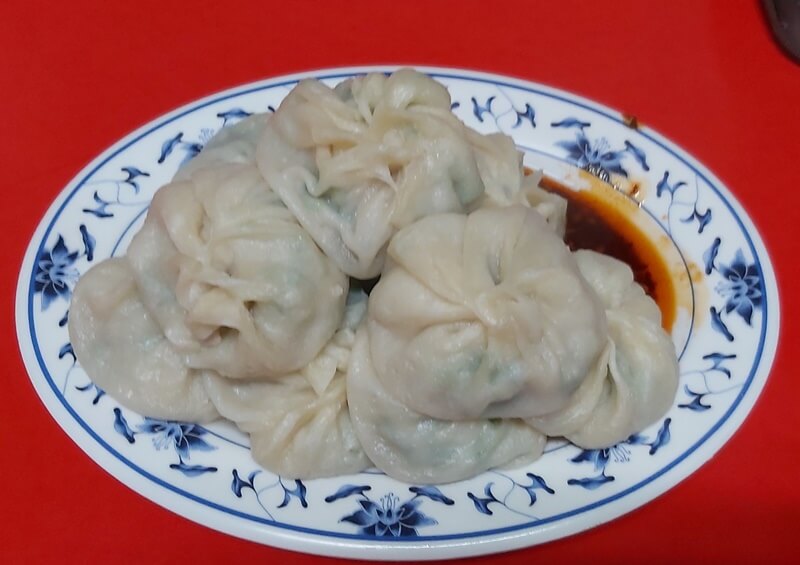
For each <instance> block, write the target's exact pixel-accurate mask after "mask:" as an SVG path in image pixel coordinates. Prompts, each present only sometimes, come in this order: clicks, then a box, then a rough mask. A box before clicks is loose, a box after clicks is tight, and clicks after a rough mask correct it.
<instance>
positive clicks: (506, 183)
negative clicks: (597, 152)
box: [69, 69, 678, 483]
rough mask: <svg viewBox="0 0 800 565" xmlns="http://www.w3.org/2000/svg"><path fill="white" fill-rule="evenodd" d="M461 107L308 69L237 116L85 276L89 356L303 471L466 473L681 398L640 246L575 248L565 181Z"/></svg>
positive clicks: (421, 87)
mask: <svg viewBox="0 0 800 565" xmlns="http://www.w3.org/2000/svg"><path fill="white" fill-rule="evenodd" d="M450 106H451V101H450V96H449V94H448V92H447V90H446V89H445V88H444V87H443V86H442V85H440V84H439V83H437V82H436V81H434V80H433V79H431V78H429V77H427V76H426V75H423V74H420V73H418V72H415V71H413V70H410V69H403V70H399V71H397V72H395V73H394V74H391V75H389V76H386V75H383V74H368V75H365V76H360V77H356V78H352V79H348V80H346V81H344V82H342V83H340V84H339V85H337V86H336V87H335V88H333V89H332V88H329V87H327V86H325V85H324V84H322V83H320V82H318V81H314V80H304V81H301V82H300V83H299V84H298V85H297V87H295V88H294V89H293V90H292V91H291V92H290V93H289V95H288V96H287V97H286V99H285V100H284V101H283V103H282V104H281V106H280V108H279V109H278V110H277V111H276V112H275V113H274V114H271V115H267V114H260V115H254V116H251V117H249V118H246V119H245V120H242V121H240V122H239V123H237V124H235V125H233V126H230V127H227V128H224V129H223V130H222V131H221V132H219V133H218V134H217V135H216V136H215V137H214V138H213V139H212V140H211V141H210V142H209V143H208V144H207V145H206V147H205V148H204V149H203V151H202V152H201V153H200V154H199V155H198V156H197V157H195V158H194V159H192V160H191V161H189V162H188V163H187V164H185V165H184V166H183V167H182V168H181V169H180V170H179V171H178V173H177V174H176V175H175V177H174V179H173V180H172V181H171V182H170V183H169V184H167V185H165V186H163V187H162V188H161V189H159V190H158V192H157V193H156V195H155V197H154V198H153V201H152V204H151V206H150V209H149V212H148V215H147V218H146V221H145V223H144V225H143V227H142V228H141V230H140V231H139V232H138V234H137V235H136V236H135V237H134V239H133V241H132V242H131V244H130V247H129V248H128V250H127V254H126V255H125V256H124V257H119V258H112V259H108V260H106V261H103V262H102V263H99V264H97V265H96V266H94V267H93V268H92V269H90V270H89V271H88V272H87V273H86V274H85V275H84V276H83V277H81V279H80V280H79V282H78V284H77V286H76V288H75V291H74V293H73V298H72V306H71V310H70V319H69V334H70V340H71V342H72V345H73V349H74V351H75V353H76V355H77V357H78V360H79V362H80V364H81V365H82V367H83V368H84V370H85V371H86V373H87V374H88V375H89V377H90V378H91V379H92V380H93V381H94V382H95V383H96V384H97V386H99V387H100V388H102V389H104V390H105V391H106V392H108V393H109V394H111V395H112V396H113V397H114V398H116V399H117V400H118V401H119V402H120V403H122V404H124V405H125V406H127V407H129V408H131V409H133V410H136V411H137V412H139V413H140V414H142V415H145V416H149V417H152V418H159V419H165V420H179V421H190V422H198V423H207V422H211V421H213V420H216V419H218V418H226V419H228V420H230V421H232V422H234V423H235V424H236V425H237V426H238V427H239V428H240V429H241V430H242V431H244V432H246V433H248V434H249V435H250V438H251V449H252V455H253V458H254V459H255V460H256V461H257V462H259V463H260V464H261V465H263V466H264V467H265V468H267V469H269V470H270V471H273V472H275V473H279V474H281V475H283V476H285V477H289V478H297V479H309V478H316V477H326V476H335V475H342V474H348V473H355V472H358V471H361V470H364V469H366V468H369V467H377V468H379V469H380V470H382V471H384V472H385V473H386V474H388V475H390V476H392V477H394V478H397V479H400V480H403V481H408V482H414V483H444V482H451V481H456V480H460V479H465V478H469V477H472V476H474V475H477V474H479V473H481V472H483V471H485V470H487V469H490V468H493V467H498V466H510V465H519V464H522V463H526V462H529V461H532V460H534V459H536V458H537V457H539V456H540V455H541V453H542V451H543V449H544V445H545V442H546V440H547V437H548V436H560V437H565V438H567V439H569V440H570V441H571V442H573V443H574V444H576V445H578V446H580V447H583V448H604V447H609V446H611V445H613V444H615V443H617V442H619V441H622V440H624V439H626V438H627V437H629V436H630V435H631V434H632V433H635V432H638V431H640V430H641V429H643V428H644V427H646V426H648V425H650V424H651V423H653V422H654V421H655V420H657V419H658V418H660V417H661V416H663V415H664V413H665V412H666V411H667V410H668V408H669V407H670V406H671V404H672V400H673V398H674V395H675V391H676V387H677V375H678V366H677V359H676V356H675V351H674V347H673V344H672V341H671V339H670V336H669V335H668V334H667V333H666V332H665V331H664V330H663V329H662V328H661V315H660V312H659V309H658V307H657V306H656V304H655V303H654V302H653V300H652V299H651V298H650V297H648V296H647V295H646V294H645V293H644V291H643V290H642V288H641V287H640V286H639V285H638V284H636V283H635V282H634V280H633V275H632V273H631V270H630V268H629V267H627V265H625V264H623V263H621V262H619V261H617V260H615V259H613V258H610V257H607V256H604V255H601V254H598V253H595V252H591V251H578V252H575V253H572V252H570V250H569V248H568V247H567V246H566V244H565V243H564V241H563V235H564V226H565V215H566V203H565V201H564V200H563V199H561V198H560V197H558V196H555V195H553V194H550V193H548V192H545V191H544V190H542V189H541V188H539V187H538V178H537V177H536V175H525V174H524V172H523V168H522V158H521V154H520V153H519V152H518V151H517V150H516V148H515V146H514V143H513V141H512V140H511V138H509V137H508V136H505V135H503V134H490V135H482V134H479V133H477V132H475V131H473V130H471V129H469V128H468V127H466V126H465V125H464V124H463V123H462V122H461V121H459V120H458V119H457V118H456V117H455V115H454V114H453V113H452V112H451V109H450ZM377 277H380V279H379V280H378V282H377V284H376V285H375V286H374V288H373V289H372V291H371V293H370V295H369V296H367V294H366V293H365V292H364V291H363V290H362V288H363V287H364V284H363V283H362V282H361V281H366V280H368V279H373V280H374V279H375V278H377Z"/></svg>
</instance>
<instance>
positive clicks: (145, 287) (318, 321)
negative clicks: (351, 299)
mask: <svg viewBox="0 0 800 565" xmlns="http://www.w3.org/2000/svg"><path fill="white" fill-rule="evenodd" d="M127 255H128V258H129V261H130V264H131V266H132V267H133V271H134V275H135V280H136V283H137V285H138V287H139V289H140V291H141V296H142V300H143V301H144V303H145V305H146V306H147V308H148V309H149V310H150V312H151V313H152V315H153V316H154V317H155V319H156V320H157V321H158V323H159V325H160V326H161V327H162V328H163V329H164V332H165V334H166V336H167V338H168V339H169V340H170V341H171V342H172V343H173V344H174V345H175V347H176V348H177V350H178V351H180V352H181V353H184V354H185V355H186V356H187V362H188V364H189V366H191V367H193V368H198V369H212V370H215V371H218V372H219V373H220V374H222V375H223V376H227V377H231V378H251V379H252V378H272V377H276V376H280V375H283V374H287V373H290V372H294V371H297V370H299V369H301V368H302V367H303V366H305V365H306V364H307V363H309V361H311V360H312V359H314V357H315V356H316V355H317V354H318V353H319V352H320V351H321V350H322V348H323V347H324V346H325V344H326V343H327V342H328V340H329V339H330V338H331V337H332V336H333V334H334V332H335V331H336V329H337V327H338V325H339V322H340V320H341V318H342V314H343V312H344V307H345V299H346V295H347V288H348V281H347V277H345V276H344V274H343V273H342V272H341V271H339V270H338V269H337V268H336V266H335V265H334V264H333V262H332V261H330V260H329V259H328V258H327V257H325V255H324V254H323V253H322V252H321V251H320V250H319V248H317V246H316V244H315V243H314V241H313V240H312V239H311V238H310V237H309V236H308V234H307V233H306V232H305V231H304V230H303V228H302V227H301V226H300V225H299V224H297V222H296V221H295V220H294V218H293V217H292V215H291V213H290V212H289V211H288V210H287V209H286V208H285V207H284V206H283V205H282V204H281V203H280V200H279V199H278V198H277V196H276V195H275V194H274V193H273V192H271V191H270V190H269V188H268V187H267V185H266V183H265V182H264V180H263V178H262V177H261V175H260V173H259V172H258V170H257V169H256V168H255V167H254V166H252V165H220V166H216V167H213V168H209V169H207V168H200V169H198V170H196V171H194V172H193V173H192V174H191V175H190V177H189V179H188V180H185V181H175V182H172V183H170V184H168V185H166V186H164V187H162V188H161V189H160V190H159V191H158V192H157V193H156V195H155V197H154V198H153V202H152V204H151V206H150V210H149V212H148V215H147V219H146V221H145V224H144V226H143V227H142V229H141V230H140V231H139V233H138V234H137V235H136V236H135V237H134V239H133V241H132V242H131V245H130V247H129V248H128V251H127Z"/></svg>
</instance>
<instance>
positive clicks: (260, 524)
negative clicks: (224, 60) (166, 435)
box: [15, 65, 780, 560]
mask: <svg viewBox="0 0 800 565" xmlns="http://www.w3.org/2000/svg"><path fill="white" fill-rule="evenodd" d="M404 66H413V68H415V69H417V70H420V71H422V72H425V73H427V74H431V75H432V76H434V78H437V77H442V78H454V79H460V80H464V79H466V80H470V81H475V82H482V83H486V82H489V83H492V84H495V85H500V86H504V85H505V86H511V87H515V88H522V89H525V90H527V91H532V92H535V93H541V94H546V95H548V96H550V97H554V98H556V99H558V100H559V101H561V102H566V103H569V104H573V105H576V104H577V105H579V106H582V107H583V108H584V109H586V110H589V111H592V112H594V113H598V114H600V115H602V116H604V117H606V118H609V119H611V120H613V121H615V122H619V123H623V122H622V113H621V112H618V111H616V110H614V109H612V108H610V107H608V106H606V105H605V104H601V103H599V102H596V101H593V100H591V99H588V98H585V97H583V96H581V95H579V94H574V93H571V92H569V91H566V90H562V89H560V88H554V87H551V86H549V85H545V84H541V83H538V82H535V81H532V80H527V79H522V78H517V77H512V76H508V75H502V74H497V73H490V72H484V71H478V70H472V69H466V68H454V67H431V66H424V65H419V66H418V65H365V66H354V67H350V66H348V67H330V68H322V69H314V70H309V71H303V72H299V73H292V74H281V75H275V76H273V77H270V78H266V79H262V80H258V81H254V82H248V83H243V84H240V85H238V86H235V87H232V88H228V89H224V90H222V91H219V92H216V93H212V94H209V95H207V96H204V97H201V98H199V99H197V100H194V101H190V102H188V103H186V104H182V105H180V106H179V107H177V108H175V109H173V110H171V111H169V112H165V113H163V114H161V115H159V116H156V117H155V118H153V119H151V120H149V121H148V122H146V123H145V124H143V125H142V126H140V127H138V128H136V129H135V130H133V131H132V132H130V133H129V134H127V135H125V136H123V137H122V138H120V139H119V140H117V141H116V142H113V143H112V144H111V145H110V146H108V147H107V148H106V149H105V150H103V151H102V152H101V153H100V154H99V155H97V156H96V157H95V158H93V159H92V160H91V161H90V162H89V163H88V164H87V165H85V166H84V167H82V168H81V169H80V170H79V171H78V173H76V174H75V175H74V176H73V177H72V178H71V179H70V181H69V182H68V183H67V184H66V185H65V186H64V187H63V188H61V189H60V190H59V192H58V194H57V195H56V196H55V197H54V198H53V200H52V201H51V204H50V205H49V206H48V207H47V209H46V211H45V213H44V214H43V215H42V216H41V218H40V219H39V223H38V224H37V227H36V229H35V230H34V232H33V234H32V236H31V239H30V241H29V243H28V245H27V246H26V250H25V255H24V257H23V261H22V265H21V268H20V274H19V278H18V282H17V289H16V295H15V322H16V323H15V326H16V332H17V341H18V345H19V347H20V352H21V354H22V358H23V362H24V365H25V369H26V371H27V373H28V377H29V380H30V381H31V383H32V384H33V386H34V389H35V390H36V392H37V394H38V396H39V398H40V399H41V401H42V402H43V404H44V405H45V407H46V408H47V409H48V411H49V412H50V414H51V416H52V417H53V418H54V419H55V420H56V422H57V423H58V424H59V426H60V427H61V428H62V430H64V432H65V433H66V434H67V436H68V437H69V438H70V439H71V440H72V441H73V442H75V443H76V444H77V445H78V446H79V447H80V448H81V450H82V451H83V452H84V453H86V454H87V455H88V456H89V457H90V458H91V459H92V460H93V461H94V462H95V463H97V464H98V465H99V466H100V467H101V468H103V469H104V470H105V471H106V472H107V473H109V474H110V475H111V476H112V477H114V478H115V479H117V480H118V481H120V482H122V483H123V484H124V485H125V486H126V487H127V488H130V489H131V490H133V491H134V492H136V493H138V494H140V495H142V496H144V497H145V498H148V499H149V500H151V501H153V502H154V503H156V504H157V505H159V506H162V507H164V508H165V509H167V510H169V511H170V512H174V513H176V514H178V515H180V516H183V517H185V518H188V519H190V520H192V521H194V522H196V523H199V524H201V525H203V526H206V527H211V528H213V529H216V530H219V531H223V532H225V533H228V534H230V535H234V536H236V537H240V538H245V539H249V540H251V541H256V542H259V543H268V544H269V545H273V546H276V547H281V548H284V549H290V550H294V551H303V552H306V553H314V554H318V555H327V556H336V557H360V558H369V559H396V558H398V557H399V556H400V555H390V554H388V553H391V552H401V553H402V556H403V557H404V558H411V559H417V560H428V559H440V558H454V557H463V556H468V555H484V554H487V553H495V552H499V551H507V550H512V549H519V548H522V547H528V546H531V545H534V544H538V543H544V542H547V541H552V540H554V539H558V538H562V537H566V536H569V535H573V534H575V533H577V532H580V531H584V530H587V529H590V528H593V527H595V526H597V525H599V524H601V523H605V522H609V521H611V520H613V519H615V518H618V517H620V516H622V515H624V514H627V513H629V512H630V511H632V510H634V509H636V508H639V507H641V506H643V505H645V504H647V503H648V502H650V501H652V500H653V499H655V498H656V497H658V496H660V495H661V494H664V493H666V492H667V491H669V490H670V489H672V488H673V487H674V486H675V485H676V484H678V483H679V482H680V481H682V480H683V479H685V478H686V477H688V476H689V475H691V474H692V473H694V472H695V471H696V470H697V469H698V468H699V467H701V466H702V465H703V464H705V463H706V462H707V461H708V460H709V459H711V457H713V456H714V454H716V452H717V451H718V450H719V449H720V447H721V446H722V445H724V444H725V443H726V442H727V441H728V440H729V439H730V437H731V436H732V435H733V434H734V433H735V432H736V430H738V429H739V428H740V426H741V425H742V423H743V422H744V420H745V419H746V418H747V416H748V415H749V413H750V411H751V410H752V408H753V406H754V404H755V402H756V401H757V400H758V398H759V396H760V394H761V392H762V391H763V388H764V386H765V384H766V381H767V378H768V377H769V374H770V372H771V369H772V367H773V365H774V360H775V354H776V351H777V345H778V341H779V337H780V297H779V292H778V285H777V275H776V273H775V270H774V267H773V264H772V260H771V257H770V255H769V252H768V250H767V247H766V245H765V243H764V241H763V239H762V237H761V234H760V233H759V232H758V230H757V229H756V227H755V225H754V222H753V221H752V219H751V218H750V217H749V215H748V214H747V212H746V210H745V209H744V207H743V206H742V205H741V203H740V202H739V201H738V200H737V199H736V197H735V195H734V194H733V192H732V191H731V190H730V189H729V188H728V186H727V185H726V184H724V183H723V182H722V181H721V180H720V179H719V178H718V177H717V176H716V175H714V174H713V173H712V172H711V171H710V170H709V169H708V168H707V167H706V166H705V165H703V164H702V163H701V162H700V161H698V160H697V159H696V158H695V157H693V156H692V155H691V154H689V153H688V152H686V151H685V150H684V149H683V148H682V147H681V146H680V145H678V144H677V143H675V142H672V141H670V140H669V139H667V138H666V137H664V136H662V135H661V134H660V133H658V132H657V131H654V130H653V129H651V128H650V127H648V126H641V127H639V128H637V132H638V133H639V134H640V135H644V136H645V137H647V138H649V139H650V140H651V141H653V142H655V143H656V144H657V145H659V146H660V147H661V148H662V149H664V150H665V151H667V152H668V153H671V154H672V155H674V156H675V157H676V158H678V159H679V160H681V161H682V162H683V163H684V164H685V165H687V166H688V167H689V168H691V169H692V170H693V171H694V172H696V173H697V174H698V175H700V176H701V177H702V178H703V179H704V180H705V181H706V183H707V184H708V185H709V186H710V187H711V189H712V190H713V191H714V192H716V193H717V194H718V195H719V197H720V200H721V201H722V202H723V203H724V204H725V205H726V206H727V207H728V208H729V210H730V212H731V213H732V215H733V216H734V218H735V220H736V222H737V224H738V226H739V228H740V229H741V230H742V232H743V234H744V236H745V238H746V239H747V242H748V244H749V245H750V247H751V249H752V251H753V252H754V259H755V260H756V261H757V262H758V263H759V264H760V265H761V278H762V282H763V284H764V295H765V300H764V310H763V312H764V313H763V315H764V322H763V326H762V331H761V333H760V336H759V341H760V346H759V349H758V350H757V353H756V356H755V360H754V364H753V366H752V367H751V370H750V374H749V375H748V377H747V379H746V380H745V381H744V383H743V385H742V390H741V391H740V392H739V394H737V397H736V400H734V401H733V403H732V404H731V406H730V407H729V408H728V409H727V410H726V411H725V413H724V414H723V415H722V416H721V417H720V419H719V420H718V421H717V422H716V423H715V424H714V426H712V427H711V428H710V429H709V430H708V431H707V432H706V433H705V434H704V435H703V436H701V438H700V439H698V440H697V441H696V442H694V443H693V444H692V445H691V446H690V447H689V448H688V449H686V450H684V451H682V453H681V455H680V456H679V457H677V458H675V459H674V460H673V461H671V462H670V463H669V465H666V466H665V467H663V468H661V469H659V470H658V471H657V472H656V473H654V474H652V475H649V476H648V477H646V478H645V479H643V480H641V481H639V482H637V483H636V484H634V485H632V486H630V487H628V488H627V489H625V490H623V491H620V492H619V493H617V494H615V495H612V496H609V497H606V498H604V499H602V500H600V501H598V502H596V503H593V504H590V505H588V506H585V507H582V508H581V509H580V511H576V510H573V511H571V512H567V513H562V514H560V515H558V517H553V518H552V519H549V520H548V519H545V520H543V521H540V522H537V523H536V524H535V525H528V526H525V525H521V526H514V527H512V528H511V529H507V530H506V531H504V529H503V528H501V529H499V530H498V529H495V530H490V532H493V533H489V534H487V533H484V532H482V533H479V534H476V535H474V536H465V535H463V534H460V535H454V536H420V537H419V538H416V539H412V540H383V539H381V540H369V539H361V538H358V537H334V536H331V535H330V534H329V533H326V532H305V531H300V530H297V529H295V528H287V527H286V525H284V524H281V523H272V524H271V523H269V521H267V520H264V521H254V520H253V519H252V517H250V516H249V515H246V516H237V515H236V512H233V511H231V509H228V508H216V510H219V511H221V512H222V514H221V515H220V514H219V513H218V512H214V513H207V511H206V512H205V513H204V510H205V509H204V506H211V507H212V508H213V507H215V506H218V505H215V504H214V503H213V502H211V501H208V500H198V499H197V497H194V496H193V495H192V494H191V493H188V492H186V491H183V490H182V489H180V488H177V487H171V485H166V486H167V488H166V489H165V488H164V487H165V484H164V483H163V481H162V480H161V479H159V478H158V477H153V476H151V475H149V473H147V471H145V470H144V469H141V468H139V467H138V466H136V465H135V464H133V462H132V461H128V460H127V458H125V457H124V456H122V455H121V454H119V453H118V452H117V451H116V450H114V449H113V448H112V447H111V446H108V445H107V444H106V443H105V441H104V440H102V438H100V437H99V436H97V435H96V434H95V433H94V432H93V431H92V430H90V429H88V428H87V427H86V426H85V425H83V424H82V423H81V422H82V420H81V419H80V418H78V417H77V414H75V413H74V412H73V410H72V409H71V407H69V406H66V405H65V404H64V402H63V400H59V397H58V391H56V390H55V389H53V388H52V386H53V383H52V382H51V379H48V378H47V376H46V375H47V371H46V369H45V368H44V360H43V359H42V358H41V355H40V353H39V352H38V350H37V348H36V346H35V344H36V341H35V340H34V337H35V336H34V331H33V323H32V313H33V312H32V307H33V306H32V300H29V296H30V292H31V285H32V281H33V276H32V273H33V271H34V269H33V267H34V261H35V258H36V257H38V254H39V252H40V251H41V249H42V247H43V246H44V244H45V241H46V237H47V236H48V235H49V233H50V231H51V228H52V227H53V223H54V221H55V220H56V219H57V217H58V216H59V215H60V213H61V212H62V211H63V209H64V207H65V206H66V205H67V204H68V202H69V201H70V200H71V199H72V197H73V196H74V195H75V193H76V192H77V191H78V190H79V189H80V188H81V187H82V185H83V184H84V182H85V181H86V179H87V178H89V177H91V175H93V174H94V173H95V172H96V170H97V169H98V168H99V167H101V166H102V165H103V164H105V163H106V162H107V161H108V160H109V159H111V158H112V157H113V156H115V155H116V154H118V153H120V152H122V151H124V150H125V149H127V148H128V147H130V146H131V145H132V144H133V143H135V142H136V141H138V140H139V139H141V138H142V137H144V136H146V135H147V134H149V133H150V132H151V131H154V130H156V129H158V128H161V127H163V126H165V125H167V124H169V123H171V122H173V121H175V120H176V119H178V118H180V117H182V116H184V115H186V114H189V113H191V112H194V111H197V110H199V109H201V108H203V107H205V106H208V105H209V104H212V103H216V102H221V101H223V100H226V99H229V98H232V97H236V96H241V95H246V94H248V93H252V92H255V91H258V90H263V89H265V88H276V87H280V86H285V85H288V84H291V83H294V82H296V81H298V80H301V79H303V78H309V77H314V78H327V79H335V78H344V77H346V76H351V75H353V74H361V73H365V72H375V71H377V72H388V71H392V70H396V69H398V68H402V67H404ZM767 274H769V275H771V276H770V277H769V278H768V277H767ZM21 314H22V315H21ZM23 322H24V323H23ZM26 337H27V338H29V340H30V342H28V339H26ZM34 361H35V363H34ZM37 373H38V375H37V377H44V382H42V379H40V378H34V376H33V375H34V374H37ZM37 381H38V382H37ZM748 391H750V393H749V394H748ZM52 393H55V395H52ZM57 414H59V415H60V416H61V417H57ZM65 416H66V417H67V419H66V420H65V418H64V417H65ZM78 436H79V437H78ZM87 441H88V442H89V443H88V444H84V442H87ZM701 447H705V451H708V452H709V453H708V455H707V456H704V457H699V456H697V455H695V456H694V457H691V456H692V455H693V454H695V453H696V452H697V451H698V449H700V448H701ZM98 448H99V449H98ZM95 450H97V452H96V453H95ZM109 456H111V457H109ZM687 459H688V461H687ZM687 463H688V466H687ZM131 465H133V466H135V467H136V469H134V468H133V467H132V466H131ZM112 468H113V469H114V470H113V471H112ZM123 477H124V480H123ZM143 477H144V478H145V479H147V480H145V481H142V478H143ZM654 483H657V484H655V485H654ZM134 485H135V486H134ZM173 489H176V490H178V491H180V494H179V493H178V492H175V490H173ZM165 490H166V492H167V493H168V497H167V498H169V500H168V501H165V496H164V495H165ZM634 494H636V496H631V495H634ZM187 498H188V499H189V500H190V501H192V502H191V503H190V504H187V500H186V499H187ZM610 502H614V503H615V505H614V508H613V511H612V512H609V513H607V515H606V516H602V517H600V518H599V519H594V520H591V519H590V520H588V522H589V523H585V522H586V520H585V518H586V516H585V515H584V516H581V514H583V513H585V511H586V510H588V509H591V508H592V507H595V506H600V505H605V504H608V503H610ZM198 503H199V504H201V505H204V506H198V505H197V504H198ZM565 514H566V515H565ZM229 516H235V517H237V518H244V519H245V520H244V521H236V522H233V523H231V524H229V523H228V522H230V518H229ZM581 518H583V519H581ZM554 523H558V524H559V526H558V527H557V528H556V527H554V526H553V524H554ZM265 528H267V530H266V531H265ZM534 536H535V537H534ZM442 537H444V539H442ZM437 538H438V539H437ZM387 542H389V543H387Z"/></svg>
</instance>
